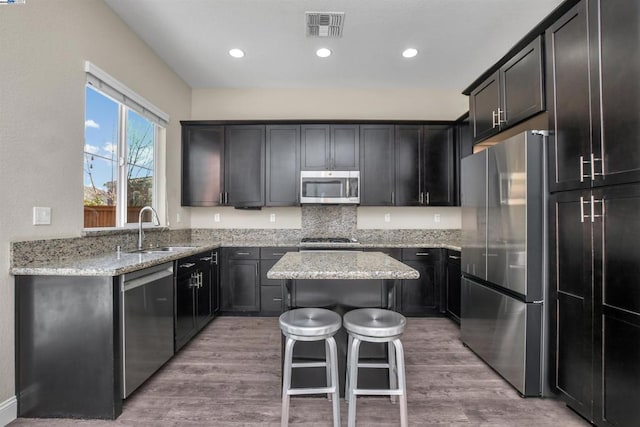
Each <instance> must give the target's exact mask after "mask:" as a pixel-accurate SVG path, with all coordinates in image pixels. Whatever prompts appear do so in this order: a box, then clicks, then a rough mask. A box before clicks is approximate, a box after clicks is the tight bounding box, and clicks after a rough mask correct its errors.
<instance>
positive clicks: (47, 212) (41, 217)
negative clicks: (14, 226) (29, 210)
mask: <svg viewBox="0 0 640 427" xmlns="http://www.w3.org/2000/svg"><path fill="white" fill-rule="evenodd" d="M49 224H51V208H44V207H38V206H34V207H33V225H49Z"/></svg>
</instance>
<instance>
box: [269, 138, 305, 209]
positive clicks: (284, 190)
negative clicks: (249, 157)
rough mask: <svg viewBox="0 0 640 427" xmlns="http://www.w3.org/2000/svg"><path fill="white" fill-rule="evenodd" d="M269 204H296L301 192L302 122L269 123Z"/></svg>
mask: <svg viewBox="0 0 640 427" xmlns="http://www.w3.org/2000/svg"><path fill="white" fill-rule="evenodd" d="M266 132H267V140H266V188H265V193H266V201H265V206H296V205H298V204H299V202H298V199H299V196H300V126H299V125H273V126H267V128H266Z"/></svg>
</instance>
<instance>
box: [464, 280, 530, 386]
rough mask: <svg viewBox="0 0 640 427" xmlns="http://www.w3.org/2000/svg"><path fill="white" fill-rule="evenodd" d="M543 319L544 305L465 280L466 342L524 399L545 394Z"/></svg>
mask: <svg viewBox="0 0 640 427" xmlns="http://www.w3.org/2000/svg"><path fill="white" fill-rule="evenodd" d="M541 316H542V305H541V304H528V303H524V302H522V301H520V300H517V299H515V298H512V297H510V296H508V295H506V294H502V293H500V292H498V291H496V290H494V289H491V288H488V287H486V286H483V285H480V284H479V283H476V282H474V281H471V280H469V279H467V278H464V277H463V279H462V310H461V319H460V337H461V339H462V342H464V343H465V344H466V345H467V346H468V347H469V348H470V349H471V350H473V352H474V353H476V354H477V355H478V356H480V357H481V358H482V359H483V360H484V361H485V362H486V363H487V364H489V366H491V367H492V368H493V369H495V370H496V371H497V372H498V373H499V374H500V375H502V376H503V377H504V378H505V379H506V380H507V381H508V382H509V383H511V385H513V386H514V387H515V388H516V389H517V390H518V391H519V392H520V393H521V394H522V395H523V396H539V395H540V394H541V388H542V386H541V371H542V367H541V348H542V341H541V334H542V332H541V331H542V318H541Z"/></svg>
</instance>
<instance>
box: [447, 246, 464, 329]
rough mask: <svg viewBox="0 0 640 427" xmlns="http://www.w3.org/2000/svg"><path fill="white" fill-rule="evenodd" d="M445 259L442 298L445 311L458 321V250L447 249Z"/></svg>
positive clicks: (459, 275)
mask: <svg viewBox="0 0 640 427" xmlns="http://www.w3.org/2000/svg"><path fill="white" fill-rule="evenodd" d="M446 254H447V259H446V260H445V265H446V268H445V278H444V291H445V295H444V300H445V307H446V308H445V311H446V312H447V314H448V315H449V316H450V317H451V318H453V319H454V320H455V321H456V322H458V323H460V298H461V283H460V280H461V273H462V272H461V268H460V251H454V250H451V249H448V250H447V251H446Z"/></svg>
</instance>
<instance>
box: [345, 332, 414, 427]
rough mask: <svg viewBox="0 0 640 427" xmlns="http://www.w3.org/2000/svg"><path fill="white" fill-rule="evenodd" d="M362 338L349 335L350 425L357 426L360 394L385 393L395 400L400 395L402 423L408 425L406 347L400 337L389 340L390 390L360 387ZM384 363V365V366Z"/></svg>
mask: <svg viewBox="0 0 640 427" xmlns="http://www.w3.org/2000/svg"><path fill="white" fill-rule="evenodd" d="M360 343H361V341H360V339H358V338H356V337H353V336H351V335H350V336H349V347H348V353H347V354H348V358H347V380H346V381H347V382H346V388H345V400H346V401H347V403H348V405H349V415H348V426H349V427H355V426H356V399H357V396H358V395H359V394H362V395H366V394H371V395H385V394H388V395H389V396H390V397H391V401H392V402H395V397H396V396H400V399H399V403H400V425H401V426H402V427H407V426H408V412H407V384H406V376H405V369H404V349H403V347H402V342H401V341H400V339H399V338H396V339H393V340H391V341H389V342H388V357H389V363H388V365H387V366H388V368H389V390H366V389H362V390H361V389H358V386H357V385H358V359H359V356H360ZM384 365H385V364H383V365H382V366H384Z"/></svg>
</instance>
